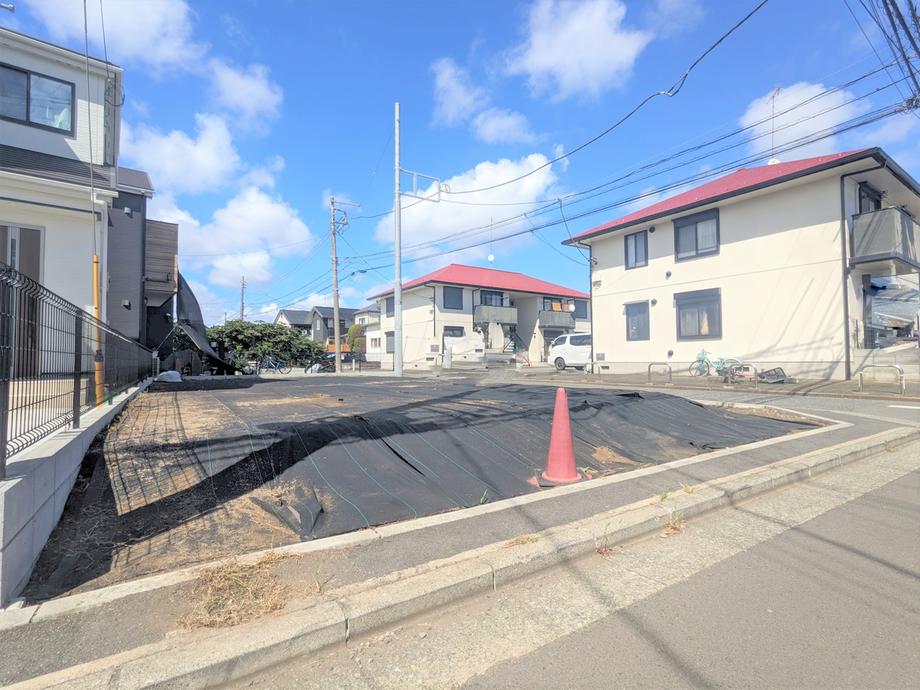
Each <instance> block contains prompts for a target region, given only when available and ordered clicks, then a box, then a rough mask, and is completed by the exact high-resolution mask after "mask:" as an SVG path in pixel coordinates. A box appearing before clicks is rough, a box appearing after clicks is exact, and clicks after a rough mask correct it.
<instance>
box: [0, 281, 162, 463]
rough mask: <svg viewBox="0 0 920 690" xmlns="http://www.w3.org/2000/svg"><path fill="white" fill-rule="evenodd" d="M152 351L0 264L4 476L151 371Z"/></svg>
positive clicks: (0, 423) (1, 458) (0, 406)
mask: <svg viewBox="0 0 920 690" xmlns="http://www.w3.org/2000/svg"><path fill="white" fill-rule="evenodd" d="M152 363H153V360H152V356H151V351H150V350H148V349H147V348H145V347H143V346H142V345H139V344H138V343H137V342H135V341H134V340H131V339H130V338H128V337H127V336H124V335H122V334H121V333H119V332H117V331H115V330H113V329H111V328H110V327H108V326H107V325H106V324H104V323H102V322H101V321H99V320H98V319H96V318H94V317H93V316H92V315H91V314H88V313H87V312H85V311H83V310H82V309H80V308H78V307H77V306H75V305H73V304H71V303H70V302H68V301H67V300H65V299H63V298H62V297H60V296H58V295H56V294H55V293H53V292H51V291H50V290H48V289H47V288H45V287H44V286H42V285H41V284H40V283H37V282H36V281H34V280H32V279H31V278H29V277H27V276H25V275H23V274H21V273H20V272H19V271H17V270H15V269H13V268H11V267H10V266H7V265H6V264H4V263H0V479H3V478H4V477H5V476H6V460H7V458H9V457H10V456H11V455H13V454H14V453H18V452H19V451H21V450H22V449H24V448H26V447H28V446H29V445H31V444H33V443H35V442H36V441H39V440H40V439H42V438H44V437H45V436H47V435H48V434H51V433H52V432H54V431H57V430H58V429H61V428H63V427H66V426H70V425H73V426H74V427H79V426H80V415H81V414H82V413H84V412H86V411H87V410H90V409H92V408H93V407H96V406H97V405H101V404H104V403H105V402H106V401H107V400H110V399H111V397H112V396H114V395H116V394H118V393H120V392H121V391H123V390H125V389H127V388H129V387H131V386H132V385H134V384H135V383H137V382H138V381H141V380H142V379H144V378H146V377H148V376H150V374H151V371H152Z"/></svg>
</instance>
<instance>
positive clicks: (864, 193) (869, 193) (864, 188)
mask: <svg viewBox="0 0 920 690" xmlns="http://www.w3.org/2000/svg"><path fill="white" fill-rule="evenodd" d="M883 196H884V195H883V194H882V192H881V191H879V190H878V189H877V188H876V187H875V186H873V185H871V184H869V183H868V182H860V183H859V189H858V191H857V195H856V210H857V212H858V214H861V213H875V212H876V211H880V210H881V209H882V197H883ZM863 197H866V198H867V199H870V200H872V201H874V202H875V203H876V204H877V205H878V208H877V209H872V210H871V211H863V210H862V205H863V204H862V202H863Z"/></svg>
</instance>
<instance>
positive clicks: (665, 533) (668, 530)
mask: <svg viewBox="0 0 920 690" xmlns="http://www.w3.org/2000/svg"><path fill="white" fill-rule="evenodd" d="M683 531H684V522H683V520H681V518H680V513H674V514H673V515H672V516H671V517H670V518H669V519H668V521H667V523H666V524H665V526H664V529H663V530H661V534H660V535H659V536H661V537H672V536H674V535H675V534H680V533H681V532H683Z"/></svg>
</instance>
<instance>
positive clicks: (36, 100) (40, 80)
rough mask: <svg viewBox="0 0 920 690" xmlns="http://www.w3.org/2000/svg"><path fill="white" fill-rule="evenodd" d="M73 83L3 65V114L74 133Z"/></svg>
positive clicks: (0, 68) (0, 111) (0, 77)
mask: <svg viewBox="0 0 920 690" xmlns="http://www.w3.org/2000/svg"><path fill="white" fill-rule="evenodd" d="M73 111H74V88H73V84H71V83H69V82H66V81H61V80H60V79H53V78H51V77H46V76H43V75H41V74H35V73H32V72H27V71H25V70H21V69H16V68H14V67H8V66H6V65H0V117H2V118H5V119H8V120H16V121H17V122H22V123H24V124H27V125H33V126H36V127H44V128H47V129H54V130H58V131H62V132H69V133H73Z"/></svg>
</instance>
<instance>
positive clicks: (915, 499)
mask: <svg viewBox="0 0 920 690" xmlns="http://www.w3.org/2000/svg"><path fill="white" fill-rule="evenodd" d="M918 677H920V472H918V471H914V472H912V473H910V474H907V475H905V476H904V477H902V478H901V479H898V480H896V481H894V482H892V483H890V484H887V485H885V486H884V487H882V488H880V489H878V490H876V491H873V492H871V493H868V494H865V495H864V496H862V497H861V498H858V499H856V500H853V501H851V502H849V503H845V504H843V505H842V506H841V507H839V508H836V509H834V510H831V511H828V512H826V513H824V514H822V515H821V516H819V517H817V518H815V519H813V520H810V521H808V522H805V523H803V524H801V525H799V526H797V527H793V528H792V529H788V530H786V531H784V532H782V533H781V534H780V535H778V536H776V537H774V538H773V539H770V540H767V541H765V542H763V543H761V544H759V545H757V546H755V547H754V548H752V549H750V550H748V551H745V552H742V553H740V554H737V555H735V556H732V557H731V558H728V559H725V560H724V561H721V562H720V563H717V564H716V565H714V566H712V567H711V568H708V569H706V570H704V571H701V572H699V573H697V574H696V575H694V576H692V577H690V578H688V579H687V580H686V581H684V582H683V583H681V584H680V585H679V586H674V587H668V588H666V589H663V590H662V591H660V592H659V593H657V594H655V595H654V596H651V597H649V598H647V599H644V600H642V601H640V602H638V603H636V604H634V605H633V606H630V607H628V608H625V609H622V610H620V611H617V612H616V613H613V614H612V615H610V616H608V617H605V618H604V619H602V620H600V621H598V622H595V623H594V624H592V625H589V626H587V627H585V628H582V629H581V630H579V631H577V632H575V633H573V634H570V635H567V636H566V637H563V638H561V639H559V640H557V641H555V642H553V643H550V644H548V645H545V646H543V647H540V648H539V649H537V650H535V651H533V652H531V653H529V654H527V655H525V656H523V657H519V658H517V659H515V660H513V661H510V662H505V663H502V664H499V665H497V666H494V667H492V668H491V669H489V670H488V671H487V672H485V673H484V674H483V675H480V676H478V677H476V678H474V679H472V680H471V681H470V682H469V683H468V685H467V686H466V687H469V688H510V687H528V688H562V687H568V688H573V687H575V688H602V687H603V688H609V687H690V686H693V687H764V688H805V687H808V688H817V687H852V688H870V687H871V688H878V687H883V688H907V687H917V679H918Z"/></svg>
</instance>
